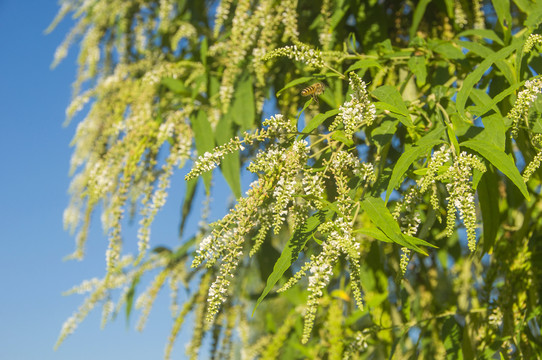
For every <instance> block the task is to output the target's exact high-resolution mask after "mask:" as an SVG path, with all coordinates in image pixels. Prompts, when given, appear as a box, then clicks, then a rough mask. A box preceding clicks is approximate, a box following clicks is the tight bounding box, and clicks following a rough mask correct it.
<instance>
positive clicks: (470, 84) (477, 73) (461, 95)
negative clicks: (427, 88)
mask: <svg viewBox="0 0 542 360" xmlns="http://www.w3.org/2000/svg"><path fill="white" fill-rule="evenodd" d="M521 46H522V43H520V42H515V43H514V44H512V45H510V46H507V47H505V48H502V49H501V50H499V51H497V52H496V53H494V54H493V55H491V56H489V57H488V58H486V59H485V60H484V61H482V62H481V63H480V65H478V67H477V68H476V69H474V71H472V72H471V73H470V74H469V75H467V77H466V78H465V81H463V85H462V86H461V89H459V92H458V93H457V98H456V107H457V111H458V112H459V115H461V116H462V117H465V104H466V103H467V99H468V98H469V95H470V92H471V91H472V89H473V88H474V86H475V85H476V84H477V83H478V81H480V79H481V78H482V76H483V75H484V73H485V72H486V71H487V70H488V69H489V68H490V67H491V65H493V64H494V63H495V62H496V61H498V60H502V59H505V58H506V57H507V56H508V55H510V54H511V53H512V52H514V51H516V50H518V49H519V48H521Z"/></svg>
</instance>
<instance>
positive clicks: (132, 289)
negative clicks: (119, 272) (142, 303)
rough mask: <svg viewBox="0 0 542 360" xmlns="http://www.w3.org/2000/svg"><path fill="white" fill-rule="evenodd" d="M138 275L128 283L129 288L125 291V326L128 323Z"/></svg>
mask: <svg viewBox="0 0 542 360" xmlns="http://www.w3.org/2000/svg"><path fill="white" fill-rule="evenodd" d="M139 279H140V275H137V276H135V277H134V279H133V280H132V283H131V284H130V289H128V292H127V293H126V326H128V325H129V323H130V315H131V314H132V308H133V307H134V297H135V289H136V286H137V284H139Z"/></svg>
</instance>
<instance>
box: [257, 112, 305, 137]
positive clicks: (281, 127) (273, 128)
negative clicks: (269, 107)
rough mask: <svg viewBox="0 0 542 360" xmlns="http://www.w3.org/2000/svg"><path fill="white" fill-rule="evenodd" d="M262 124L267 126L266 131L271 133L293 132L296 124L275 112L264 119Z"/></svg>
mask: <svg viewBox="0 0 542 360" xmlns="http://www.w3.org/2000/svg"><path fill="white" fill-rule="evenodd" d="M262 125H263V126H267V127H268V129H267V130H268V131H269V132H270V133H272V134H283V133H290V134H291V133H295V131H296V130H297V129H296V124H295V123H294V122H292V121H290V120H289V119H288V118H285V117H284V116H283V115H282V114H276V115H274V116H271V117H270V118H269V119H266V120H265V121H264V122H263V124H262Z"/></svg>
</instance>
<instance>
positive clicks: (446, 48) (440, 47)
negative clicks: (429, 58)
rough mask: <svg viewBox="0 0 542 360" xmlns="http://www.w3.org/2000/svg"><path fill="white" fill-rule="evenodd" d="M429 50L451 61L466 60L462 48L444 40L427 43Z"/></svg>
mask: <svg viewBox="0 0 542 360" xmlns="http://www.w3.org/2000/svg"><path fill="white" fill-rule="evenodd" d="M427 44H428V45H429V49H430V50H431V51H434V52H436V53H439V54H441V55H442V56H444V57H445V58H446V59H449V60H461V59H464V58H465V54H464V53H463V51H461V49H460V48H458V47H456V46H454V44H453V43H451V42H449V41H444V40H429V41H428V42H427Z"/></svg>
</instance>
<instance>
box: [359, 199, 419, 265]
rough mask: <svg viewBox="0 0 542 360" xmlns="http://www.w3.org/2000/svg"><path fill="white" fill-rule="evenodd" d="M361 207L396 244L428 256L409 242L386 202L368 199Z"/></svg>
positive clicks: (363, 201)
mask: <svg viewBox="0 0 542 360" xmlns="http://www.w3.org/2000/svg"><path fill="white" fill-rule="evenodd" d="M360 207H361V209H362V210H363V211H365V212H366V213H367V215H368V216H369V218H370V219H371V222H372V223H373V224H375V225H376V226H377V227H378V228H379V229H380V230H382V232H383V233H384V234H386V236H387V237H389V238H390V239H391V240H392V241H393V242H394V243H397V244H399V245H401V246H404V247H407V248H409V249H411V250H414V251H417V252H419V253H420V254H423V255H427V253H426V252H425V251H423V250H422V249H420V248H419V247H418V246H417V245H415V244H412V243H411V242H410V241H408V240H407V239H406V238H405V237H404V236H403V234H402V233H401V229H400V228H399V224H397V222H396V221H395V219H394V218H393V216H392V215H391V214H390V211H389V210H388V208H387V207H386V205H385V203H384V200H382V199H381V198H376V197H368V198H366V199H365V200H362V201H361V203H360Z"/></svg>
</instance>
